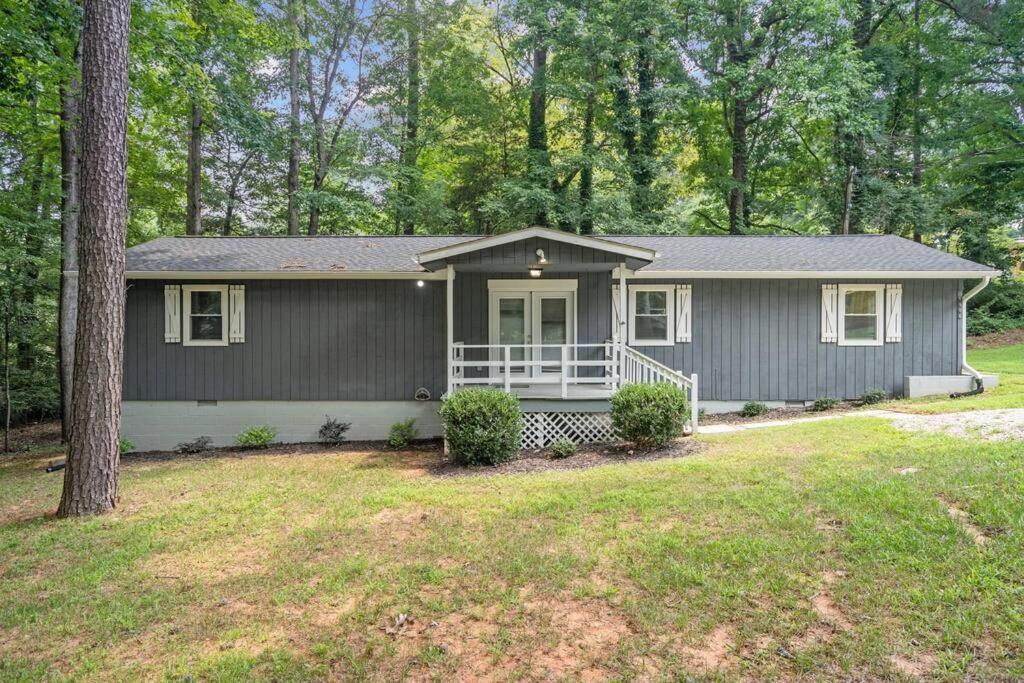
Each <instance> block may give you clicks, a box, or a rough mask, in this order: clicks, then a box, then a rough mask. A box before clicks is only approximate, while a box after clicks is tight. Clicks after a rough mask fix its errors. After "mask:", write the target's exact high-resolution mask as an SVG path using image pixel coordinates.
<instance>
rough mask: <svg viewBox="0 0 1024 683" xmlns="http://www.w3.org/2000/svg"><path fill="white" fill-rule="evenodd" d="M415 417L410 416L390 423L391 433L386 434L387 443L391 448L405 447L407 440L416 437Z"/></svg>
mask: <svg viewBox="0 0 1024 683" xmlns="http://www.w3.org/2000/svg"><path fill="white" fill-rule="evenodd" d="M416 434H417V431H416V418H414V417H410V418H409V419H408V420H402V421H401V422H396V423H395V424H393V425H391V433H390V434H388V445H389V446H391V447H392V448H407V447H408V446H409V442H410V441H412V440H413V439H415V438H416Z"/></svg>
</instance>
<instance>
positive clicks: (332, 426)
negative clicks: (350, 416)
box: [318, 415, 352, 446]
mask: <svg viewBox="0 0 1024 683" xmlns="http://www.w3.org/2000/svg"><path fill="white" fill-rule="evenodd" d="M324 417H326V418H327V421H326V422H324V423H323V424H322V425H320V431H319V432H318V436H319V437H320V443H323V444H327V445H329V446H334V445H337V444H339V443H342V442H343V441H344V440H345V432H347V431H348V430H349V427H351V426H352V424H351V423H349V422H340V421H339V420H335V419H334V418H333V417H331V416H329V415H324Z"/></svg>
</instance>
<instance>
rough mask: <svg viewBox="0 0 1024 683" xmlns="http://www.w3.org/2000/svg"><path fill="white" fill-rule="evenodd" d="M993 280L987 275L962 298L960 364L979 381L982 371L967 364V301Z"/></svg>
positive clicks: (965, 372) (962, 370)
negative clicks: (961, 360) (961, 361)
mask: <svg viewBox="0 0 1024 683" xmlns="http://www.w3.org/2000/svg"><path fill="white" fill-rule="evenodd" d="M991 280H992V277H991V276H989V275H986V276H985V277H984V278H982V280H981V282H979V283H978V284H976V285H974V287H972V288H971V289H970V290H968V291H967V292H966V293H965V294H964V295H963V296H962V297H961V298H960V353H961V358H963V364H962V365H961V366H960V372H961V374H968V375H971V376H972V377H974V378H975V379H976V380H978V381H979V382H980V381H982V380H981V373H980V372H978V371H977V370H975V369H974V368H972V367H971V366H970V365H968V364H967V302H968V301H970V300H971V299H972V298H973V297H974V295H975V294H977V293H978V292H980V291H981V290H983V289H985V288H986V287H988V283H989V282H990V281H991Z"/></svg>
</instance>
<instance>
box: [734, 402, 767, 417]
mask: <svg viewBox="0 0 1024 683" xmlns="http://www.w3.org/2000/svg"><path fill="white" fill-rule="evenodd" d="M767 412H768V406H766V405H765V404H763V403H761V402H760V401H747V402H746V403H744V404H743V408H741V409H740V416H741V417H757V416H758V415H764V414H765V413H767Z"/></svg>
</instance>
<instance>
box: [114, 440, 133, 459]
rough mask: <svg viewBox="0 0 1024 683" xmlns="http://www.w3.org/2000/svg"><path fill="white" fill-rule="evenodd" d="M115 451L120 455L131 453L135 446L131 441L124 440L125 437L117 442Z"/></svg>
mask: <svg viewBox="0 0 1024 683" xmlns="http://www.w3.org/2000/svg"><path fill="white" fill-rule="evenodd" d="M117 450H118V451H119V452H120V453H121V455H124V454H125V453H131V452H132V451H134V450H135V444H134V443H132V440H131V439H126V438H125V437H123V436H122V437H121V439H120V440H119V441H118V442H117Z"/></svg>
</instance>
